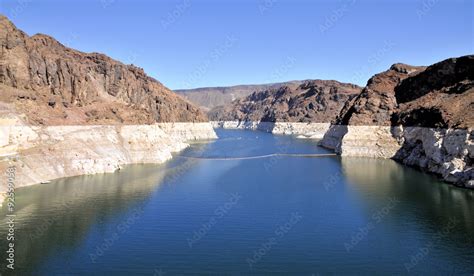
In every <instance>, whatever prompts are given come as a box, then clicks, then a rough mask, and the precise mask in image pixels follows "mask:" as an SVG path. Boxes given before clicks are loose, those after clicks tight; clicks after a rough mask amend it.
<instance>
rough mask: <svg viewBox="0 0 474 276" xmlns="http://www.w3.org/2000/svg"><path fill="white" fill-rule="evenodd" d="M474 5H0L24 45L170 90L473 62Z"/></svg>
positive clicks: (30, 0) (115, 0)
mask: <svg viewBox="0 0 474 276" xmlns="http://www.w3.org/2000/svg"><path fill="white" fill-rule="evenodd" d="M473 2H474V1H472V0H399V1H395V0H393V1H391V0H372V1H369V0H366V1H364V0H345V1H329V0H326V1H317V0H312V1H311V0H306V1H303V0H255V1H250V0H240V1H237V0H228V1H226V0H220V1H217V0H214V1H211V0H202V1H199V0H176V1H174V0H161V1H151V0H149V1H144V0H141V1H132V0H81V1H79V0H69V1H59V0H56V1H54V0H49V1H48V0H0V13H1V14H4V15H6V16H7V17H9V18H10V20H12V21H13V23H14V24H15V25H16V26H17V27H18V28H20V29H22V30H23V31H25V32H26V33H28V34H29V35H33V34H35V33H45V34H48V35H51V36H53V37H55V38H56V39H58V40H59V41H60V42H62V43H63V44H65V45H67V46H69V47H72V48H75V49H78V50H80V51H84V52H102V53H105V54H107V55H109V56H111V57H113V58H115V59H118V60H120V61H122V62H124V63H127V64H130V63H133V64H135V65H137V66H140V67H143V68H144V69H145V71H146V72H147V73H148V74H149V75H151V76H153V77H155V78H156V79H158V80H159V81H161V82H163V83H164V84H165V85H167V86H168V87H170V88H172V89H179V88H195V87H204V86H228V85H235V84H257V83H269V82H278V81H287V80H301V79H336V80H339V81H344V82H354V83H357V84H359V85H365V83H366V82H367V80H368V79H369V78H370V76H372V75H373V74H375V73H377V72H380V71H384V70H386V69H387V68H388V67H389V66H390V65H391V64H393V63H396V62H403V63H408V64H413V65H429V64H432V63H434V62H437V61H441V60H443V59H446V58H449V57H456V56H461V55H466V54H473V53H474V50H473V49H474V33H473V29H474V23H473V20H474V19H473V17H474V7H473V6H474V4H473Z"/></svg>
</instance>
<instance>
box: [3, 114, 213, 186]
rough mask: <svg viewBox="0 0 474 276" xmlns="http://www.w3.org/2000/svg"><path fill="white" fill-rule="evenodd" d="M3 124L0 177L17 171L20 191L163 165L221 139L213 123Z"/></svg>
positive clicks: (16, 179) (17, 183)
mask: <svg viewBox="0 0 474 276" xmlns="http://www.w3.org/2000/svg"><path fill="white" fill-rule="evenodd" d="M3 123H4V125H3V126H0V134H1V135H0V136H1V137H2V143H1V145H0V156H1V157H2V161H0V171H5V170H6V168H7V167H8V166H14V167H15V168H16V177H15V181H14V182H15V186H16V187H17V188H18V187H23V186H28V185H33V184H38V183H41V182H47V181H49V180H53V179H57V178H62V177H69V176H75V175H83V174H96V173H110V172H115V171H117V170H119V169H120V168H121V167H122V166H123V165H126V164H137V163H156V164H159V163H163V162H165V161H167V160H169V159H170V158H171V157H172V153H174V152H178V151H180V150H182V149H184V148H186V147H187V146H188V144H187V142H188V141H190V140H202V139H214V138H217V136H216V134H215V132H214V131H213V129H212V127H211V125H210V124H209V123H174V124H172V125H171V124H170V125H166V126H165V127H163V126H160V125H158V124H157V125H87V126H27V125H21V124H16V125H5V121H4V122H3ZM10 123H11V121H10ZM5 188H6V187H5V185H2V189H5ZM0 192H5V190H2V191H0Z"/></svg>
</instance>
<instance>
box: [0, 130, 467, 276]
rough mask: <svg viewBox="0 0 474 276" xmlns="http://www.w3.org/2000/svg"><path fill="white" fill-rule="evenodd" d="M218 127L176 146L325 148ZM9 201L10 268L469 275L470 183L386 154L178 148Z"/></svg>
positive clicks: (1, 233)
mask: <svg viewBox="0 0 474 276" xmlns="http://www.w3.org/2000/svg"><path fill="white" fill-rule="evenodd" d="M218 135H219V136H220V137H221V139H220V140H217V141H215V142H211V143H199V144H194V145H193V146H192V147H190V148H189V149H187V150H185V151H184V152H182V153H180V154H179V155H181V156H190V157H205V158H215V157H218V158H221V157H226V158H228V157H248V156H258V155H266V154H271V153H276V152H279V153H328V151H326V150H325V149H322V148H319V147H317V145H316V143H315V142H311V141H305V140H298V139H293V138H291V137H284V136H272V135H270V134H266V133H262V132H252V131H231V130H220V131H218ZM16 197H17V206H16V225H15V238H16V240H15V272H16V274H18V275H25V274H34V275H69V274H87V275H134V274H143V275H153V274H155V275H174V274H234V275H241V274H281V275H313V274H314V275H317V274H318V273H319V274H322V275H324V274H406V273H408V272H410V273H415V274H419V273H424V274H467V275H472V274H473V273H474V234H473V233H474V193H473V192H472V191H468V190H463V189H458V188H455V187H452V186H449V185H445V184H443V183H441V182H439V181H438V180H437V179H436V178H435V177H433V176H430V175H427V174H424V173H421V172H418V171H416V170H413V169H410V168H405V167H402V166H400V165H399V164H397V163H395V162H393V161H391V160H376V159H363V158H341V157H309V158H308V157H295V156H273V157H269V158H262V159H250V160H200V159H189V158H184V157H179V156H177V157H176V158H174V159H173V160H172V161H170V162H168V163H166V164H162V165H135V166H129V167H126V168H125V169H123V170H121V171H120V172H117V173H115V174H103V175H95V176H81V177H73V178H68V179H62V180H58V181H54V182H51V183H50V184H42V185H36V186H32V187H27V188H21V189H17V190H16ZM5 214H6V208H5V206H3V209H2V211H1V218H2V219H3V221H2V222H3V223H2V224H1V226H0V227H1V228H0V237H1V239H0V246H1V249H2V250H1V252H2V253H1V257H2V259H1V261H0V263H1V264H2V267H1V271H2V272H3V273H4V274H7V273H8V270H7V269H6V268H5V266H6V260H5V259H6V254H5V250H4V249H6V248H7V243H6V236H7V227H6V219H5Z"/></svg>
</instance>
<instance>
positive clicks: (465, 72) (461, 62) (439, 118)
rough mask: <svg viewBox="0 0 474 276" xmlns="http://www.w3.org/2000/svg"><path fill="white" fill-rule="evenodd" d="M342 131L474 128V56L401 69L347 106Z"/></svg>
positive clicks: (382, 77)
mask: <svg viewBox="0 0 474 276" xmlns="http://www.w3.org/2000/svg"><path fill="white" fill-rule="evenodd" d="M337 123H338V124H342V125H386V126H390V125H404V126H421V127H434V128H436V127H439V128H469V127H474V56H464V57H460V58H451V59H447V60H444V61H441V62H439V63H436V64H433V65H431V66H429V67H414V66H409V65H404V64H395V65H393V66H392V67H391V68H390V69H389V70H387V71H385V72H383V73H380V74H377V75H375V76H374V77H372V78H371V79H370V80H369V82H368V83H367V86H366V87H365V88H364V89H363V90H362V93H361V94H360V95H359V96H358V97H357V98H355V99H354V100H353V101H351V102H347V103H346V106H345V107H344V108H343V109H342V111H341V113H340V114H339V116H338V119H337Z"/></svg>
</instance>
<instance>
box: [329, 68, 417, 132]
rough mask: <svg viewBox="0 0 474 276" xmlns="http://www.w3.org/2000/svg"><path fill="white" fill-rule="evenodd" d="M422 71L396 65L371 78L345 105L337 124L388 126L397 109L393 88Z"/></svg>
mask: <svg viewBox="0 0 474 276" xmlns="http://www.w3.org/2000/svg"><path fill="white" fill-rule="evenodd" d="M423 69H424V67H414V66H409V65H406V64H400V63H398V64H394V65H392V67H391V68H390V69H389V70H387V71H385V72H382V73H379V74H377V75H375V76H373V77H372V78H371V79H370V80H369V81H368V82H367V86H366V87H365V88H364V89H363V90H362V92H361V93H360V95H358V96H357V98H355V99H354V100H352V101H349V102H347V103H346V104H345V106H344V107H343V109H342V111H341V114H340V115H339V116H338V119H337V122H338V123H339V124H342V125H390V119H391V116H392V114H393V113H394V112H395V110H396V109H397V101H396V98H395V92H394V89H395V86H396V85H397V84H399V83H400V81H402V80H403V79H405V78H407V77H409V76H410V75H413V74H417V73H418V72H419V71H421V70H423Z"/></svg>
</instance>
